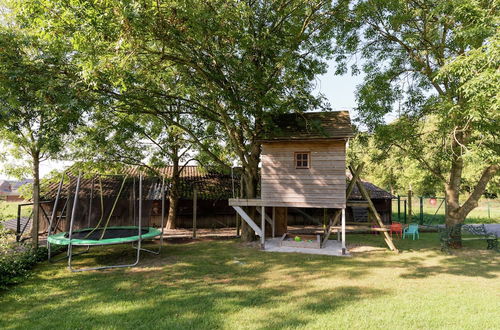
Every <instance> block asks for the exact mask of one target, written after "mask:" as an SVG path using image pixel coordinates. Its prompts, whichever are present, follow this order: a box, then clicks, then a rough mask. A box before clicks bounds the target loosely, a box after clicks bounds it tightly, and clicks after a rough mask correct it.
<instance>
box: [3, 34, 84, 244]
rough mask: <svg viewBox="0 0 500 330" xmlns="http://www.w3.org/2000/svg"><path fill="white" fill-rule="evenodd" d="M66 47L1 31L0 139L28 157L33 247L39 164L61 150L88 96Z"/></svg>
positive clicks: (78, 120)
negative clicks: (30, 182)
mask: <svg viewBox="0 0 500 330" xmlns="http://www.w3.org/2000/svg"><path fill="white" fill-rule="evenodd" d="M80 83H81V79H80V78H79V77H78V75H77V74H76V73H75V70H74V67H72V65H71V57H70V55H69V53H68V52H67V48H66V47H64V45H62V44H59V43H48V42H45V41H43V40H41V39H38V38H36V37H34V36H31V35H29V34H27V33H25V32H24V31H21V30H18V29H16V28H15V27H8V28H1V29H0V139H2V140H4V141H6V142H7V143H8V144H9V145H11V146H12V147H13V148H14V149H15V153H14V155H15V156H16V155H17V156H19V157H23V156H25V155H28V156H29V164H30V167H31V174H32V176H33V180H34V181H33V225H32V240H33V245H34V246H35V247H36V246H38V218H39V217H38V211H39V199H40V198H39V196H40V171H39V168H40V162H42V161H43V160H45V159H48V158H50V157H54V156H55V155H56V154H57V153H58V152H60V151H61V150H63V149H64V146H65V144H66V143H67V142H68V139H69V137H70V136H71V133H72V130H73V129H74V127H75V126H76V125H77V124H78V123H79V122H80V121H81V115H82V109H85V106H86V102H87V99H86V98H84V97H83V96H84V95H85V93H84V92H83V89H82V88H81V86H80Z"/></svg>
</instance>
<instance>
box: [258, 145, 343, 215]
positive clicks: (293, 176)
mask: <svg viewBox="0 0 500 330" xmlns="http://www.w3.org/2000/svg"><path fill="white" fill-rule="evenodd" d="M296 152H310V168H308V169H296V168H295V156H294V154H295V153H296ZM345 152H346V148H345V141H343V140H341V141H328V142H326V141H321V142H320V141H311V142H300V141H289V142H288V141H287V142H271V143H263V144H262V156H261V159H262V172H261V198H262V199H263V200H265V201H266V203H267V204H266V205H269V206H291V207H311V208H342V207H345V204H346V197H345V191H346V176H345V168H346V165H345V161H346V160H345Z"/></svg>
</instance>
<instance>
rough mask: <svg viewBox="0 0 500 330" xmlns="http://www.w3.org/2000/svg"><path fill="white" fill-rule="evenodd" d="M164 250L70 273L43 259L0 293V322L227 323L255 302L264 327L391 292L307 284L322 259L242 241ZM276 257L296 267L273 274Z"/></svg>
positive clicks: (104, 259) (82, 260)
mask: <svg viewBox="0 0 500 330" xmlns="http://www.w3.org/2000/svg"><path fill="white" fill-rule="evenodd" d="M221 245H222V246H221ZM106 250H107V251H106ZM110 250H111V251H110ZM105 251H106V252H107V253H105ZM163 253H164V254H163V255H162V256H160V257H159V259H160V260H162V261H165V260H166V261H167V262H158V260H155V258H157V259H158V257H155V256H145V257H144V263H143V264H141V266H140V267H137V268H133V269H114V270H107V271H101V272H85V273H69V272H66V271H65V270H64V269H62V268H63V267H64V265H63V264H61V265H57V266H55V265H50V266H49V265H42V266H41V267H40V268H41V269H39V272H38V273H37V275H36V276H35V277H34V278H33V279H32V280H31V281H30V282H29V283H25V285H23V286H20V287H18V288H15V291H16V294H15V295H9V296H7V297H6V299H4V300H3V301H2V303H1V304H0V306H1V310H2V312H1V313H2V314H4V315H10V318H9V320H8V322H7V321H6V320H5V319H2V321H0V325H1V326H2V327H6V328H8V327H12V328H30V327H32V326H33V325H34V324H36V326H37V327H39V328H52V327H63V328H82V327H91V328H99V327H109V326H110V325H112V326H116V327H119V328H123V327H125V328H221V327H224V326H227V325H228V324H227V320H225V317H224V315H231V314H237V313H240V312H241V311H242V310H246V309H250V310H254V312H255V313H259V314H262V318H260V317H259V318H258V321H257V322H259V324H258V327H259V328H265V327H269V328H285V327H297V326H305V325H307V324H308V323H309V322H311V313H314V314H318V313H320V314H321V313H325V314H326V313H331V312H334V311H335V310H336V309H337V308H340V307H342V306H345V305H347V304H350V303H352V302H355V301H357V300H362V299H370V298H374V297H379V296H383V295H386V294H388V293H389V292H388V291H387V290H381V289H375V288H366V287H359V286H339V287H337V288H335V290H317V288H313V287H307V286H304V283H303V281H302V280H301V279H300V277H296V276H297V275H296V274H299V273H301V274H302V275H306V276H307V278H308V280H313V279H317V278H320V277H321V276H320V275H319V274H315V268H316V267H317V266H318V263H317V262H316V261H314V260H307V259H304V258H303V257H302V256H295V257H293V258H291V260H288V259H290V258H289V257H288V258H287V257H286V256H275V255H273V254H267V253H263V252H260V251H255V250H252V249H248V248H247V249H243V248H241V247H238V246H237V244H235V243H234V242H229V243H222V244H210V243H200V244H187V245H184V246H182V245H176V246H167V247H166V248H165V250H164V252H163ZM133 256H134V251H132V250H127V249H125V247H113V248H108V249H104V250H100V251H97V250H95V251H93V252H92V253H89V254H87V255H82V256H79V259H78V260H77V261H76V263H77V264H78V265H79V266H83V265H86V266H88V265H89V264H93V263H98V264H99V263H110V262H112V263H121V262H124V261H125V259H128V260H130V259H133ZM171 258H174V260H176V262H175V263H172V262H171V261H172V260H171ZM326 260H328V261H329V264H330V265H331V259H328V258H323V263H324V261H326ZM276 265H280V266H285V267H290V268H291V269H292V272H291V273H290V274H288V275H287V280H285V281H280V278H276V277H272V278H269V271H271V270H272V269H273V268H275V267H276ZM54 267H56V268H57V269H53V268H54ZM326 268H328V267H326V266H325V269H326ZM285 271H286V269H285ZM23 295H30V296H32V297H36V298H35V299H30V300H29V301H24V303H25V304H24V305H22V308H23V309H22V310H19V308H20V307H21V306H20V305H19V303H18V302H16V297H19V296H23ZM283 300H285V301H287V300H288V301H291V302H292V303H291V305H290V308H291V309H293V311H295V313H290V309H287V310H282V309H280V307H279V306H281V303H282V302H283ZM304 311H305V312H306V313H304ZM284 313H285V314H286V317H284Z"/></svg>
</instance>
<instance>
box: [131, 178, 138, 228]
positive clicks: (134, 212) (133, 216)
mask: <svg viewBox="0 0 500 330" xmlns="http://www.w3.org/2000/svg"><path fill="white" fill-rule="evenodd" d="M132 186H133V188H132V189H133V190H132V199H133V200H134V206H133V207H132V212H133V215H132V223H133V224H134V226H135V225H136V220H135V214H136V211H135V205H136V203H137V201H136V197H135V177H134V181H133V185H132Z"/></svg>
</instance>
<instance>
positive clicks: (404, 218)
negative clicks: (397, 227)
mask: <svg viewBox="0 0 500 330" xmlns="http://www.w3.org/2000/svg"><path fill="white" fill-rule="evenodd" d="M403 202H404V213H403V215H404V222H405V224H406V200H404V201H403Z"/></svg>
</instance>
